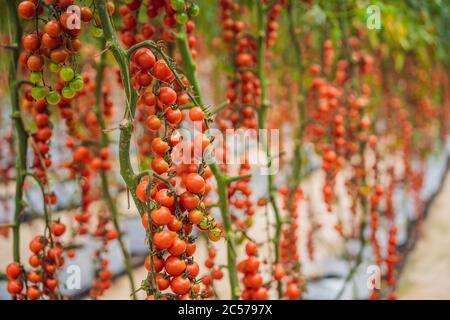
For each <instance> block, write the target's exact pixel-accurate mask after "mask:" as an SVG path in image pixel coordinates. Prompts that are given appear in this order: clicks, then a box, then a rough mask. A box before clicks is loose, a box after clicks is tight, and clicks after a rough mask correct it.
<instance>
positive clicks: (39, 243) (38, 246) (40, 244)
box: [30, 236, 45, 254]
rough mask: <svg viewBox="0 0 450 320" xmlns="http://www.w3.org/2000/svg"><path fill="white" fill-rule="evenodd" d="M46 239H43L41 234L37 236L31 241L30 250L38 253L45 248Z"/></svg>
mask: <svg viewBox="0 0 450 320" xmlns="http://www.w3.org/2000/svg"><path fill="white" fill-rule="evenodd" d="M44 243H45V240H43V239H42V238H41V237H40V236H36V237H35V238H34V239H33V240H31V242H30V250H31V252H33V253H34V254H38V253H39V252H41V251H42V250H44V248H45V244H44Z"/></svg>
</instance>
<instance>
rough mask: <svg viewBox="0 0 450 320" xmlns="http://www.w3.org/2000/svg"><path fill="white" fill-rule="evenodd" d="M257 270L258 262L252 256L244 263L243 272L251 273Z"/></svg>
mask: <svg viewBox="0 0 450 320" xmlns="http://www.w3.org/2000/svg"><path fill="white" fill-rule="evenodd" d="M258 268H259V260H258V258H256V257H254V256H250V257H248V259H247V260H246V263H245V271H246V272H249V273H252V272H256V271H258Z"/></svg>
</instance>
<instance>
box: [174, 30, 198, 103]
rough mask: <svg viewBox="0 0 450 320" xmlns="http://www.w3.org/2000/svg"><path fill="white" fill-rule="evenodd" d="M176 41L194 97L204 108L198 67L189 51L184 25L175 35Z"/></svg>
mask: <svg viewBox="0 0 450 320" xmlns="http://www.w3.org/2000/svg"><path fill="white" fill-rule="evenodd" d="M175 40H176V42H177V46H178V49H179V50H180V54H181V59H182V61H183V70H184V74H185V75H186V77H187V78H188V80H189V83H190V84H191V86H192V91H194V95H195V97H196V98H197V101H198V103H200V106H201V107H202V106H203V101H202V95H201V91H200V85H199V82H198V80H197V76H196V70H197V65H196V64H195V61H194V59H193V58H192V55H191V51H190V49H189V44H188V41H187V35H186V30H185V26H184V25H178V32H177V34H176V35H175Z"/></svg>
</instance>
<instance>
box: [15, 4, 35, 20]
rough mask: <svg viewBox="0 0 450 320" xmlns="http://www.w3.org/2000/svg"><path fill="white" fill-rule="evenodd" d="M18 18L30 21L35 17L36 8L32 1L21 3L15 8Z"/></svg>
mask: <svg viewBox="0 0 450 320" xmlns="http://www.w3.org/2000/svg"><path fill="white" fill-rule="evenodd" d="M17 10H18V12H19V16H21V17H22V18H24V19H27V20H31V19H33V18H34V16H35V15H36V6H35V4H34V3H33V1H22V2H21V3H19V6H18V7H17Z"/></svg>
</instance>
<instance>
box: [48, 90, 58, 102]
mask: <svg viewBox="0 0 450 320" xmlns="http://www.w3.org/2000/svg"><path fill="white" fill-rule="evenodd" d="M45 100H47V102H48V103H49V104H51V105H55V104H57V103H58V102H60V101H61V95H60V94H59V93H58V91H55V90H52V91H50V92H49V93H48V95H47V97H46V98H45Z"/></svg>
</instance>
